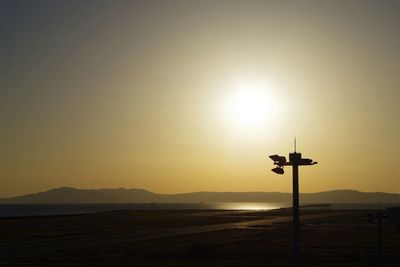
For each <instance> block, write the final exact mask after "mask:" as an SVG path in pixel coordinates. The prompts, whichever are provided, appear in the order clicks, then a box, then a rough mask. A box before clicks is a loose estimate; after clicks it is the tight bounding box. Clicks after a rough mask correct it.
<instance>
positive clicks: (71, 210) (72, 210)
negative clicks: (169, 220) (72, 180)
mask: <svg viewBox="0 0 400 267" xmlns="http://www.w3.org/2000/svg"><path fill="white" fill-rule="evenodd" d="M305 204H312V203H302V205H305ZM396 206H397V207H398V206H400V204H379V203H333V204H331V209H335V210H384V209H386V208H388V207H396ZM288 207H291V204H290V203H282V202H222V203H202V202H199V203H110V204H0V218H10V217H27V216H56V215H73V214H89V213H97V212H105V211H118V210H273V209H280V208H288Z"/></svg>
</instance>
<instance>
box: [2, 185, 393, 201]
mask: <svg viewBox="0 0 400 267" xmlns="http://www.w3.org/2000/svg"><path fill="white" fill-rule="evenodd" d="M291 198H292V194H291V193H279V192H193V193H183V194H157V193H153V192H150V191H147V190H144V189H123V188H120V189H76V188H70V187H61V188H55V189H51V190H49V191H45V192H39V193H34V194H28V195H23V196H18V197H12V198H2V199H0V203H3V204H6V203H7V204H10V203H15V204H28V203H38V204H50V203H129V202H147V203H148V202H158V203H193V202H204V203H214V202H290V201H291ZM300 198H301V201H302V202H303V203H313V202H318V203H321V202H326V203H339V202H343V203H400V194H394V193H393V194H392V193H382V192H368V193H367V192H359V191H355V190H334V191H326V192H319V193H303V194H300Z"/></svg>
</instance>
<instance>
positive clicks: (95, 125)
mask: <svg viewBox="0 0 400 267" xmlns="http://www.w3.org/2000/svg"><path fill="white" fill-rule="evenodd" d="M117 2H118V3H115V2H114V1H88V2H86V1H85V2H80V1H73V2H71V1H60V3H59V4H57V5H56V4H53V3H51V1H26V2H24V5H22V4H21V5H19V4H13V3H12V1H9V3H8V2H7V4H4V5H3V6H2V8H1V9H0V12H1V16H0V24H1V25H3V26H4V27H3V28H2V36H3V39H2V40H3V42H2V47H4V49H2V51H4V53H3V54H2V57H1V58H2V64H1V73H2V76H1V78H0V82H1V88H2V89H1V90H0V108H1V112H0V123H1V126H2V127H1V129H2V131H1V133H0V145H1V150H0V162H1V164H2V165H1V168H0V176H1V179H0V197H9V196H15V195H20V194H26V193H32V192H38V191H44V190H47V189H50V188H54V187H61V186H70V187H76V188H120V187H125V188H143V189H147V190H149V191H153V192H158V193H181V192H193V191H224V192H225V191H280V192H290V191H291V177H290V171H288V172H287V174H286V175H284V176H276V175H275V174H274V173H272V172H271V171H270V169H271V161H270V159H269V158H268V155H270V154H281V155H286V156H287V154H288V153H289V152H292V151H293V136H294V135H296V136H297V137H298V151H300V152H302V154H303V156H304V157H310V158H313V159H314V160H316V161H318V162H319V164H318V165H317V166H315V167H313V168H303V169H301V174H300V177H301V178H300V179H301V180H300V191H301V192H320V191H326V190H333V189H355V190H361V191H384V192H399V190H400V182H399V181H400V180H399V177H400V168H398V163H397V161H398V151H399V150H400V141H399V138H398V137H399V136H400V124H399V123H398V119H399V118H398V117H399V115H398V114H400V105H399V103H400V90H399V88H400V87H399V86H400V79H399V77H400V76H399V75H398V70H399V69H400V63H399V62H400V60H399V52H398V47H400V37H399V36H400V29H399V27H398V25H399V24H400V16H398V14H399V13H398V12H400V8H399V4H396V3H387V4H386V5H379V8H378V5H377V4H375V3H372V2H371V3H370V2H365V1H351V3H345V2H341V1H338V2H336V1H333V2H329V3H325V1H323V2H324V3H322V1H321V3H320V2H319V1H311V2H305V3H304V5H296V4H290V3H289V2H286V1H282V2H281V1H210V2H208V1H198V2H197V1H151V2H147V1H117ZM382 159H383V160H382ZM382 163H383V164H382Z"/></svg>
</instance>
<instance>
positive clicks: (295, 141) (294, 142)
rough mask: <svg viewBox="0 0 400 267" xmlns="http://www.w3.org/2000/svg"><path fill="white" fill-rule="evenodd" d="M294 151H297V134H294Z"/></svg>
mask: <svg viewBox="0 0 400 267" xmlns="http://www.w3.org/2000/svg"><path fill="white" fill-rule="evenodd" d="M294 152H296V135H295V136H294Z"/></svg>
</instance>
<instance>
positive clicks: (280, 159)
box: [269, 147, 317, 267]
mask: <svg viewBox="0 0 400 267" xmlns="http://www.w3.org/2000/svg"><path fill="white" fill-rule="evenodd" d="M269 158H270V159H272V160H273V162H274V164H275V165H276V167H275V168H273V169H271V170H272V171H273V172H275V173H277V174H284V173H285V172H284V170H283V167H284V166H292V168H293V212H292V215H293V266H294V267H299V266H300V210H299V166H308V165H314V164H317V162H314V161H313V160H312V159H307V158H302V157H301V153H297V152H296V147H295V151H294V152H293V153H290V154H289V161H288V162H287V161H286V157H284V156H279V155H271V156H269Z"/></svg>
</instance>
